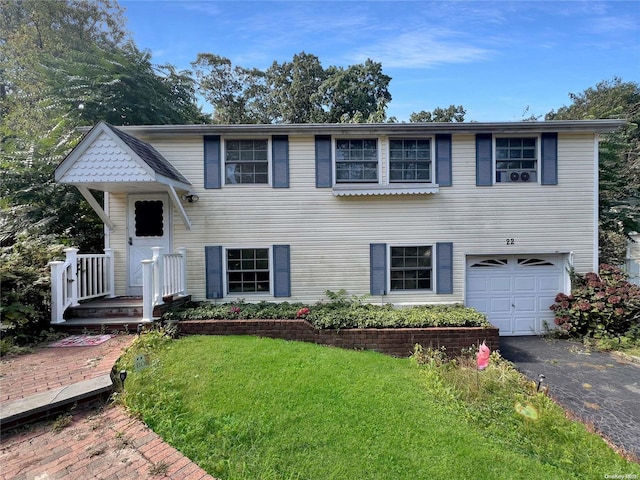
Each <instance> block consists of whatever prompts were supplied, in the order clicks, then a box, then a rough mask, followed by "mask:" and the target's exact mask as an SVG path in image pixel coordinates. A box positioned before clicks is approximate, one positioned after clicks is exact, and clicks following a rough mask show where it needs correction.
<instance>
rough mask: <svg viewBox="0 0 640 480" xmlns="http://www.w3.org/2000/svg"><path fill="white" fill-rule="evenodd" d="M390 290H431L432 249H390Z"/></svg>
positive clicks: (429, 247)
mask: <svg viewBox="0 0 640 480" xmlns="http://www.w3.org/2000/svg"><path fill="white" fill-rule="evenodd" d="M390 270H391V272H390V273H391V290H392V291H393V290H431V289H432V270H433V262H432V247H431V246H415V247H391V267H390Z"/></svg>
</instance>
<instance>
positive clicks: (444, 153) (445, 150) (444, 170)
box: [436, 135, 452, 187]
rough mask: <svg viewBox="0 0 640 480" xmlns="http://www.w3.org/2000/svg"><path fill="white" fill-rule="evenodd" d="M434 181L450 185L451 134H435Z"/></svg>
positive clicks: (441, 184)
mask: <svg viewBox="0 0 640 480" xmlns="http://www.w3.org/2000/svg"><path fill="white" fill-rule="evenodd" d="M436 183H437V184H438V185H439V186H441V187H450V186H451V185H452V178H451V135H436Z"/></svg>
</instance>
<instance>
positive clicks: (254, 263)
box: [227, 248, 270, 293]
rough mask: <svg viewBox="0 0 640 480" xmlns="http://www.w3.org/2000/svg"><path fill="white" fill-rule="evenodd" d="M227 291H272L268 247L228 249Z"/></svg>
mask: <svg viewBox="0 0 640 480" xmlns="http://www.w3.org/2000/svg"><path fill="white" fill-rule="evenodd" d="M227 292H229V293H269V292H270V283H269V249H268V248H233V249H231V248H230V249H228V250H227Z"/></svg>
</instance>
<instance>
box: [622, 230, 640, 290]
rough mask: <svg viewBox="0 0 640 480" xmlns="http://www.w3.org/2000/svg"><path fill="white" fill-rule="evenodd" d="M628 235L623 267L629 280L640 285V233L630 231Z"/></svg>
mask: <svg viewBox="0 0 640 480" xmlns="http://www.w3.org/2000/svg"><path fill="white" fill-rule="evenodd" d="M629 237H630V238H629V240H628V241H627V255H626V262H625V266H624V268H625V270H626V272H627V274H628V275H629V281H630V282H631V283H635V284H636V285H640V233H638V232H631V233H630V234H629Z"/></svg>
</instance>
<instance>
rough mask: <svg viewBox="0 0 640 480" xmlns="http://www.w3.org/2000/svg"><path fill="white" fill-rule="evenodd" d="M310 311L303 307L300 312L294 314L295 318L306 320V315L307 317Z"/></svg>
mask: <svg viewBox="0 0 640 480" xmlns="http://www.w3.org/2000/svg"><path fill="white" fill-rule="evenodd" d="M309 312H310V310H309V309H308V308H307V307H303V308H301V309H300V310H298V313H296V318H306V316H307V315H309Z"/></svg>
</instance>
